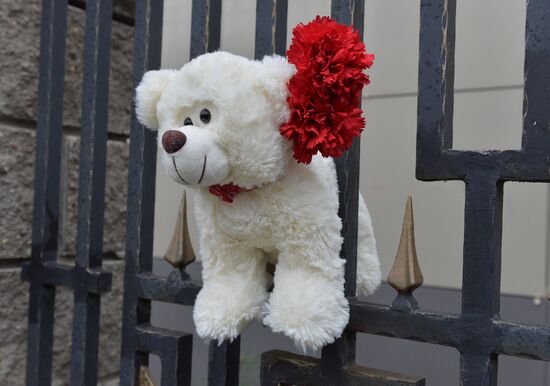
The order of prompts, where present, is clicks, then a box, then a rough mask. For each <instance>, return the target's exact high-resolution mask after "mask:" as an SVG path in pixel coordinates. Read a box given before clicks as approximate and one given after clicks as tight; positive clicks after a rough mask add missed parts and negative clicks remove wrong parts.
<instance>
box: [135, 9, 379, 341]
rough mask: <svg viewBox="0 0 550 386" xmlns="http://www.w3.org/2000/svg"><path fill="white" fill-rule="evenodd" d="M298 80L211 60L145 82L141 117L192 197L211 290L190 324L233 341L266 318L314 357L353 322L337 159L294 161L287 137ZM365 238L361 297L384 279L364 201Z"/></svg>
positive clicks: (284, 68)
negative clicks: (271, 266) (285, 128)
mask: <svg viewBox="0 0 550 386" xmlns="http://www.w3.org/2000/svg"><path fill="white" fill-rule="evenodd" d="M318 20H323V21H327V20H328V18H322V19H319V18H318ZM301 27H303V28H305V27H306V26H303V25H302V26H301ZM363 50H364V47H363ZM295 73H296V66H295V65H293V64H291V63H289V61H287V59H285V58H283V57H280V56H268V57H265V58H264V59H263V60H262V61H253V60H249V59H246V58H243V57H240V56H236V55H233V54H230V53H227V52H215V53H209V54H204V55H202V56H199V57H197V58H196V59H194V60H192V61H191V62H189V63H188V64H186V65H185V66H184V67H183V68H182V69H180V70H160V71H150V72H147V73H146V74H145V76H144V77H143V80H142V82H141V84H140V85H139V87H138V88H137V93H136V105H137V106H136V111H137V116H138V119H139V120H140V122H142V123H143V124H144V125H146V126H147V127H149V128H155V129H156V128H158V130H159V134H158V138H159V142H160V145H161V148H162V150H161V152H160V157H161V160H162V163H163V165H164V168H165V170H166V172H167V173H168V175H169V176H170V177H171V178H172V179H173V180H174V181H176V182H178V183H180V184H183V185H185V186H186V187H189V188H196V194H194V200H193V201H194V211H195V216H196V219H197V224H198V228H199V234H200V252H201V253H200V254H201V256H202V266H203V271H202V277H203V286H202V289H201V291H200V293H199V294H198V296H197V299H196V302H195V307H194V313H193V316H194V320H195V324H196V328H197V332H198V334H199V335H200V336H201V337H204V338H211V339H216V340H218V341H219V342H221V341H223V340H225V339H229V340H232V339H234V338H236V337H237V336H238V335H239V334H240V332H241V331H242V330H243V328H245V327H246V325H247V324H248V323H249V322H250V321H251V320H253V319H255V318H258V317H260V318H262V320H263V323H264V324H265V325H267V326H269V327H271V329H272V330H273V331H275V332H282V333H284V334H286V335H287V336H289V337H290V338H292V339H293V340H294V342H295V343H296V344H297V345H298V346H300V347H301V348H302V349H306V348H310V349H318V348H320V347H322V346H323V345H325V344H328V343H331V342H333V341H334V340H335V338H337V337H338V336H340V335H341V333H342V331H343V329H344V328H345V326H346V324H347V322H348V318H349V306H348V301H347V299H346V297H345V296H344V264H345V260H343V259H341V258H340V249H341V246H342V237H341V235H340V231H341V219H340V218H339V217H338V184H337V180H336V172H335V165H334V161H333V159H332V158H323V157H322V156H321V155H314V156H312V157H310V158H311V162H310V163H309V164H304V163H300V162H297V161H296V160H295V159H294V158H293V145H294V155H295V157H296V152H297V149H296V143H295V142H294V143H293V142H292V141H291V140H289V139H288V138H287V137H288V136H284V135H282V131H281V130H282V129H281V127H282V126H283V125H284V124H285V123H288V122H289V120H290V119H291V114H292V109H291V107H290V106H289V87H288V84H289V81H290V80H291V78H292V77H293V76H294V75H295ZM365 83H366V82H365ZM361 86H362V85H361ZM355 106H357V104H356V105H355ZM312 152H314V153H316V152H317V150H315V149H313V150H312ZM306 158H307V157H306ZM358 236H359V237H358V250H357V284H358V291H359V292H361V293H364V294H369V293H372V292H373V291H374V290H375V289H376V288H377V286H378V285H379V283H380V276H381V275H380V267H379V262H378V257H377V252H376V244H375V239H374V235H373V230H372V225H371V219H370V216H369V213H368V211H367V207H366V205H365V202H364V201H363V199H362V197H361V199H360V202H359V235H358ZM267 263H272V264H275V266H276V270H275V274H274V276H273V277H272V276H271V275H270V274H269V273H268V272H267V270H266V265H267ZM272 286H273V287H272ZM271 287H272V291H271V292H270V291H269V290H270V288H271Z"/></svg>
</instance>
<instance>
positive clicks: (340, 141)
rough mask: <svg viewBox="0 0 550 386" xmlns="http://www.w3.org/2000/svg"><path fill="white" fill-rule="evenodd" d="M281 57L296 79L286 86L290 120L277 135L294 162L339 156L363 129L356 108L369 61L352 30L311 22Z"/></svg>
mask: <svg viewBox="0 0 550 386" xmlns="http://www.w3.org/2000/svg"><path fill="white" fill-rule="evenodd" d="M287 57H288V61H289V62H290V63H292V64H294V66H296V73H295V75H294V76H293V77H292V78H291V79H290V81H289V83H288V90H289V93H290V96H289V97H288V105H289V107H290V110H291V114H290V120H289V121H288V122H287V123H285V124H284V125H283V126H281V128H280V131H281V134H282V135H283V136H285V137H286V138H288V139H290V140H292V141H293V142H294V158H296V160H297V161H298V162H302V163H306V164H307V163H310V162H311V158H312V157H313V156H314V155H315V154H316V153H317V152H321V154H322V155H323V156H325V157H339V156H341V155H342V154H343V153H344V152H345V151H346V150H347V149H349V147H350V146H351V144H352V142H353V139H354V138H355V137H357V136H359V135H360V134H361V131H362V130H363V127H364V126H365V119H364V118H363V117H362V116H361V114H362V111H361V109H360V108H359V107H358V106H359V103H360V102H361V90H362V89H363V86H365V85H367V84H369V83H370V81H369V77H368V75H366V74H364V73H363V70H364V69H366V68H370V67H371V66H372V63H373V61H374V55H372V54H368V53H367V52H366V51H365V45H364V43H363V42H362V41H361V37H360V36H359V34H358V33H357V32H356V31H354V30H353V28H351V27H348V26H345V25H342V24H338V23H337V22H335V21H334V20H332V19H330V18H329V17H326V16H325V17H319V16H317V17H316V18H315V20H313V21H312V22H310V23H308V24H306V25H304V24H299V25H298V26H296V28H294V31H293V38H292V44H291V45H290V48H289V49H288V51H287Z"/></svg>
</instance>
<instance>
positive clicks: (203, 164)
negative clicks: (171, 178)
mask: <svg viewBox="0 0 550 386" xmlns="http://www.w3.org/2000/svg"><path fill="white" fill-rule="evenodd" d="M205 171H206V156H204V162H203V163H202V172H201V177H200V178H199V182H197V185H198V184H200V183H201V182H202V179H203V177H204V172H205Z"/></svg>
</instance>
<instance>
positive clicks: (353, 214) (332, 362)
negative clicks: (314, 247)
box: [321, 0, 365, 385]
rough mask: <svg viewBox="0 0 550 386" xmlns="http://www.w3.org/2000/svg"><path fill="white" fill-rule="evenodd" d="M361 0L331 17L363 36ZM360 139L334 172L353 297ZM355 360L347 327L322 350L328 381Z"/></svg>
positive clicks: (341, 380) (346, 2)
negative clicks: (336, 177) (351, 27)
mask: <svg viewBox="0 0 550 386" xmlns="http://www.w3.org/2000/svg"><path fill="white" fill-rule="evenodd" d="M364 6H365V3H364V0H332V3H331V17H332V18H333V19H335V20H336V21H338V22H339V23H342V24H347V25H352V26H353V27H354V28H355V29H356V30H357V31H358V32H359V34H360V36H361V37H362V36H363V24H364V22H363V16H364ZM359 160H360V139H359V138H356V139H355V140H354V141H353V145H352V146H351V148H350V149H349V150H348V151H347V152H346V153H345V154H344V155H343V156H342V157H339V158H337V159H335V162H336V174H337V176H338V189H339V202H340V204H339V209H338V215H339V216H340V218H341V219H342V235H343V237H344V242H343V244H342V249H341V251H340V257H341V258H342V259H345V260H346V265H345V269H346V271H345V280H346V281H345V287H344V290H345V295H346V297H347V298H348V299H351V298H354V297H355V290H356V288H355V286H356V281H357V280H356V268H357V217H358V210H359V206H358V203H359ZM353 362H355V333H354V332H351V331H348V330H347V329H346V330H345V331H344V333H343V334H342V337H340V338H338V339H337V340H336V341H335V342H334V343H333V344H331V345H327V346H325V347H324V348H323V350H322V355H321V369H322V371H323V373H324V375H325V377H326V379H327V381H328V382H329V383H330V384H335V385H341V384H345V378H346V375H345V372H344V366H345V365H347V364H350V363H353Z"/></svg>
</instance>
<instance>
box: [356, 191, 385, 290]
mask: <svg viewBox="0 0 550 386" xmlns="http://www.w3.org/2000/svg"><path fill="white" fill-rule="evenodd" d="M381 276H382V274H381V272H380V262H379V260H378V252H377V251H376V240H375V238H374V232H373V229H372V221H371V217H370V214H369V210H368V209H367V205H366V204H365V200H364V199H363V196H360V197H359V219H358V238H357V293H359V294H364V295H369V294H371V293H373V292H374V291H375V290H376V288H378V286H379V285H380V281H381Z"/></svg>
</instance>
